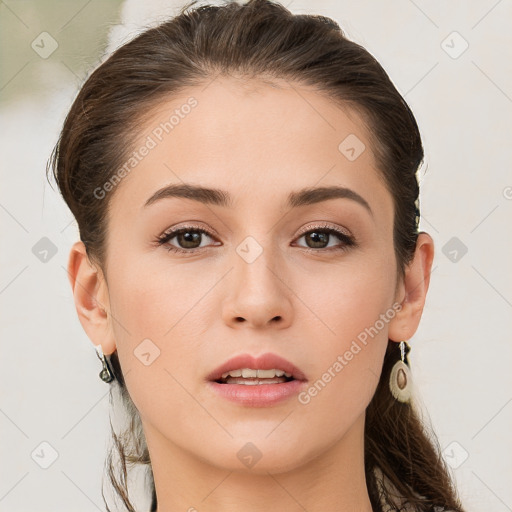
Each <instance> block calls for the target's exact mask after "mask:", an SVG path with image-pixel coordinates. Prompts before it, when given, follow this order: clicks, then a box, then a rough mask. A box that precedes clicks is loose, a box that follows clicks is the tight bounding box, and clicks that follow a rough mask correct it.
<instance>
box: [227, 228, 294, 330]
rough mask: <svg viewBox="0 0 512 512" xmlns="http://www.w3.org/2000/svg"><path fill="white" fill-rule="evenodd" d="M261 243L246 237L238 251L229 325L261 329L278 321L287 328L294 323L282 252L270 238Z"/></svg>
mask: <svg viewBox="0 0 512 512" xmlns="http://www.w3.org/2000/svg"><path fill="white" fill-rule="evenodd" d="M261 240H262V241H261V242H260V241H259V240H257V239H256V238H255V237H253V236H247V237H246V238H245V239H244V240H242V242H241V243H240V244H239V245H238V246H237V247H236V249H235V254H234V258H233V266H234V269H233V272H231V277H230V280H229V283H230V284H229V288H230V289H229V292H228V299H227V301H226V303H225V305H226V307H225V311H224V315H225V320H226V321H227V322H236V323H240V322H243V321H247V322H248V323H250V324H253V325H254V326H256V325H258V326H262V325H266V324H267V323H269V322H271V321H274V322H275V321H277V320H278V321H279V323H280V325H284V324H286V323H288V322H289V321H290V320H291V302H290V297H289V294H288V293H287V290H288V288H287V286H286V285H285V283H284V276H285V274H286V272H285V271H284V269H283V268H282V261H281V258H280V257H279V250H278V248H276V247H273V246H272V239H271V237H265V239H264V240H263V237H261Z"/></svg>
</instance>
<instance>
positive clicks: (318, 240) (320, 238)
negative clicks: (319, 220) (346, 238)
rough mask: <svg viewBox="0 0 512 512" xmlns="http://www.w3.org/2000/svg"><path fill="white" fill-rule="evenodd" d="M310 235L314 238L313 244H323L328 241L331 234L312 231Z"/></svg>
mask: <svg viewBox="0 0 512 512" xmlns="http://www.w3.org/2000/svg"><path fill="white" fill-rule="evenodd" d="M308 237H309V238H310V239H313V245H315V244H320V246H322V244H323V243H327V242H328V239H329V234H328V233H318V231H313V232H312V233H310V234H309V235H308ZM314 248H318V247H316V246H315V247H314Z"/></svg>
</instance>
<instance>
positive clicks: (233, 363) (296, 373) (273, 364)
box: [206, 352, 307, 382]
mask: <svg viewBox="0 0 512 512" xmlns="http://www.w3.org/2000/svg"><path fill="white" fill-rule="evenodd" d="M242 368H251V369H253V370H272V369H277V370H284V371H285V372H286V373H290V374H291V375H292V377H291V379H294V380H299V381H307V379H306V376H305V375H304V373H303V372H302V371H301V370H300V369H299V368H297V367H296V366H295V365H294V364H292V363H291V362H290V361H287V360H286V359H284V358H282V357H280V356H278V355H277V354H272V353H270V352H267V353H266V354H262V355H261V356H258V357H255V356H252V355H250V354H240V355H238V356H235V357H232V358H231V359H229V360H227V361H226V362H225V363H223V364H221V365H220V366H219V367H218V368H216V369H215V370H213V371H212V372H211V373H210V374H209V375H208V376H207V377H206V379H207V380H208V381H211V382H215V381H220V379H221V378H222V374H223V373H226V372H229V371H232V370H238V369H242Z"/></svg>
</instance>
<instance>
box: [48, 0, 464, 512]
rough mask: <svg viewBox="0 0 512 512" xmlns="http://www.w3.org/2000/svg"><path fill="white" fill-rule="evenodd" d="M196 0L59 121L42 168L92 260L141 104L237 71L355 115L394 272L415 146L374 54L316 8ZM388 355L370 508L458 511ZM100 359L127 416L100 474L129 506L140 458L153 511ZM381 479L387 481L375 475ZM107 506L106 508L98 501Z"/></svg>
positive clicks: (117, 56) (126, 55) (417, 154)
mask: <svg viewBox="0 0 512 512" xmlns="http://www.w3.org/2000/svg"><path fill="white" fill-rule="evenodd" d="M195 4H196V2H195V1H194V2H191V3H189V4H187V5H185V6H184V7H183V8H182V10H181V12H180V13H179V14H178V15H177V16H176V17H174V18H171V19H169V20H168V21H165V22H164V23H162V24H160V25H159V26H157V27H155V28H151V29H149V30H146V31H145V32H143V33H142V34H140V35H138V36H137V37H136V38H135V39H133V40H132V41H130V42H128V43H127V44H125V45H124V46H122V47H120V48H119V49H118V50H117V51H115V52H114V53H113V54H112V55H111V56H110V57H109V58H108V59H107V60H106V61H105V62H104V63H103V64H102V65H101V66H99V67H98V68H97V69H96V70H95V71H94V72H93V73H92V74H91V76H90V77H89V78H88V79H87V81H86V82H85V84H84V85H83V87H82V88H81V90H80V92H79V94H78V96H77V97H76V99H75V101H74V103H73V105H72V107H71V109H70V111H69V113H68V116H67V118H66V120H65V123H64V126H63V129H62V133H61V135H60V138H59V141H58V143H57V145H56V146H55V149H54V151H53V154H52V157H51V159H50V161H49V165H48V168H47V174H48V171H49V170H50V167H51V168H52V169H53V176H54V178H55V180H56V182H57V184H58V187H59V189H60V191H61V194H62V195H63V197H64V200H65V201H66V203H67V204H68V206H69V208H70V209H71V211H72V213H73V214H74V216H75V218H76V220H77V223H78V227H79V231H80V239H81V240H82V241H83V242H84V244H85V246H86V249H87V254H88V256H89V258H90V260H91V261H92V262H94V263H96V264H98V265H99V266H100V267H101V268H102V269H105V268H106V254H105V237H106V235H107V226H106V222H105V219H106V218H107V216H106V211H107V208H108V204H109V200H110V198H111V196H112V193H113V192H112V193H111V194H110V195H107V196H106V197H105V198H104V199H102V200H98V196H97V194H95V191H97V190H98V188H99V187H101V186H102V185H103V184H104V183H106V182H107V181H109V180H110V179H111V178H112V176H113V175H114V173H115V172H116V170H118V169H119V167H120V166H121V165H122V163H123V162H124V161H125V159H126V156H127V155H128V153H129V152H130V148H131V144H132V143H133V141H134V139H135V137H136V135H137V126H138V125H139V126H140V122H141V119H144V115H145V114H146V113H147V112H148V111H149V109H150V107H152V106H154V105H155V104H157V103H158V102H159V101H163V100H164V99H165V98H168V97H170V96H172V95H173V94H176V93H177V92H179V91H181V90H183V89H186V88H187V87H189V86H193V85H198V84H202V83H207V81H209V80H212V79H213V78H214V77H216V76H220V75H237V76H240V77H246V78H251V77H260V78H261V77H264V78H265V79H267V80H272V78H275V79H278V78H279V79H285V80H290V81H293V82H294V83H299V84H304V85H308V86H313V87H314V88H315V89H316V90H317V91H318V92H319V93H323V94H326V95H327V96H328V97H329V98H330V99H331V100H332V101H333V102H336V103H338V104H340V105H348V106H350V107H352V108H354V109H356V111H357V112H358V113H359V114H360V115H361V116H362V119H363V120H364V122H365V123H366V124H367V126H368V128H369V131H370V134H371V141H370V142H371V145H372V150H373V152H374V154H375V156H376V159H377V163H378V167H379V170H380V172H381V173H382V177H383V179H384V182H385V184H386V186H387V188H388V190H389V192H390V193H391V195H392V197H393V203H394V226H393V243H394V250H395V254H396V261H397V267H398V274H399V276H400V277H403V276H404V271H405V268H406V266H407V265H408V263H410V261H411V259H412V257H413V255H414V250H415V247H416V241H417V236H418V219H419V206H418V194H419V188H418V182H417V178H416V172H417V170H418V168H419V166H420V164H421V163H422V161H423V147H422V142H421V138H420V134H419V130H418V126H417V124H416V121H415V119H414V116H413V114H412V112H411V111H410V109H409V107H408V105H407V104H406V102H405V100H404V99H403V98H402V96H401V95H400V94H399V92H398V91H397V90H396V88H395V87H394V85H393V84H392V82H391V80H390V79H389V77H388V75H387V74H386V72H385V71H384V70H383V68H382V67H381V66H380V64H379V63H378V62H377V61H376V60H375V58H374V57H373V56H372V55H371V54H370V53H369V52H368V51H366V50H365V49H364V48H363V47H361V46H360V45H358V44H356V43H354V42H352V41H350V40H349V39H347V38H346V36H345V34H344V33H343V31H342V30H341V28H340V27H339V25H338V24H337V23H336V22H335V21H333V20H332V19H330V18H327V17H324V16H314V15H294V14H292V13H291V12H290V11H288V10H287V9H286V8H285V7H283V6H282V5H280V4H278V3H274V2H272V1H270V0H250V1H249V2H247V3H245V4H239V3H237V2H234V1H233V2H230V3H227V4H226V5H223V6H212V5H207V6H204V5H203V6H195ZM132 149H133V148H132ZM398 359H399V350H398V344H397V343H395V342H392V341H391V340H389V341H388V347H387V351H386V355H385V358H384V365H383V371H382V375H381V378H380V382H379V384H378V387H377V390H376V393H375V395H374V397H373V399H372V401H371V402H370V404H369V406H368V408H367V410H366V422H365V469H366V481H367V486H368V492H369V496H370V500H371V503H372V507H373V509H374V510H377V511H382V510H388V507H391V509H392V510H399V509H400V507H401V505H397V501H396V496H395V497H394V496H393V492H397V493H398V494H399V495H400V496H401V497H402V498H404V500H405V501H404V503H402V505H405V504H407V506H412V507H414V509H415V510H420V511H427V510H428V511H434V510H439V509H437V508H436V507H442V508H445V509H449V510H454V511H462V507H461V505H460V503H459V501H458V498H457V496H456V492H455V489H454V486H453V484H452V481H451V478H450V475H449V472H448V470H447V467H446V465H445V463H444V461H443V459H442V457H441V454H440V449H439V446H438V444H437V440H436V438H435V436H434V434H433V432H432V431H431V429H430V428H428V427H427V426H426V424H425V423H424V422H423V421H422V420H421V419H420V414H419V411H417V410H416V408H415V407H416V406H415V405H414V403H412V404H405V403H400V402H397V401H396V400H395V399H394V398H393V397H392V396H391V394H390V391H389V386H388V380H389V375H390V370H391V367H392V366H393V364H394V362H395V361H397V360H398ZM108 360H109V361H110V364H111V366H112V367H113V370H114V373H115V376H116V380H115V381H114V382H113V384H114V388H111V390H112V389H115V388H117V389H118V391H119V393H120V396H121V399H122V403H123V404H124V406H125V407H126V411H127V412H128V416H129V418H130V425H129V426H128V428H127V429H126V431H125V432H124V433H123V435H120V436H118V435H116V433H115V431H114V428H113V427H112V426H111V429H112V436H113V439H114V443H115V453H117V455H118V456H119V458H120V467H121V473H120V476H119V477H117V476H116V471H115V470H116V467H117V466H116V464H115V463H114V461H113V454H114V451H111V452H110V454H109V458H108V461H107V462H108V463H107V466H108V474H109V477H110V481H111V483H112V485H113V487H114V489H115V491H116V492H117V494H118V495H119V497H121V499H122V501H123V503H124V505H125V506H126V508H127V510H129V511H134V510H135V509H134V507H133V505H132V503H131V502H130V499H129V496H128V486H127V464H128V466H131V465H139V466H140V465H145V466H144V467H147V469H148V473H149V476H150V486H151V498H152V508H151V510H156V492H155V487H154V482H153V475H152V470H151V460H150V457H149V453H148V449H147V445H146V442H145V439H144V435H143V431H142V428H141V422H140V417H139V414H138V411H137V409H136V408H135V406H134V404H133V402H132V400H131V398H130V395H129V393H128V391H127V389H126V386H125V383H124V378H123V373H122V370H121V367H120V364H119V359H118V357H117V352H114V353H113V354H112V355H111V356H110V358H108ZM379 475H380V477H379ZM382 479H386V480H387V481H388V483H390V484H391V485H392V486H394V487H395V491H391V490H390V488H391V487H390V486H383V485H381V484H382ZM105 505H106V506H107V510H110V509H109V508H108V505H107V503H106V501H105ZM442 508H441V509H442Z"/></svg>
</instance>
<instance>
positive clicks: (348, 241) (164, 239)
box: [156, 224, 357, 254]
mask: <svg viewBox="0 0 512 512" xmlns="http://www.w3.org/2000/svg"><path fill="white" fill-rule="evenodd" d="M189 231H193V232H199V233H204V234H206V235H208V236H209V237H210V238H215V237H214V235H213V234H212V233H210V232H209V231H208V230H206V229H204V228H201V227H199V226H194V225H189V226H184V227H181V228H177V229H173V230H170V231H166V232H165V233H163V234H162V235H161V236H159V237H157V239H156V243H157V245H158V246H163V245H165V244H167V243H168V242H169V241H170V240H172V239H173V238H174V237H176V236H177V235H179V234H181V233H186V232H189ZM313 232H323V233H328V234H330V235H335V236H336V237H337V238H338V239H339V240H341V241H342V242H343V246H341V247H329V248H324V249H313V248H311V247H302V246H300V247H301V248H302V249H304V250H305V251H306V252H310V253H317V252H319V251H320V252H331V251H346V250H348V248H349V247H352V246H356V245H357V244H356V241H355V240H354V238H353V237H351V236H349V235H347V234H346V233H344V232H342V231H340V230H338V229H336V228H333V227H332V226H330V225H327V224H324V225H318V226H314V227H310V228H309V229H308V230H307V231H303V232H302V233H301V234H300V235H299V236H298V238H302V237H303V236H304V235H307V234H309V233H313ZM165 249H166V250H167V251H168V252H173V253H181V254H191V253H195V252H197V251H200V250H202V249H206V247H199V248H197V247H196V248H195V249H181V248H179V247H175V246H173V245H168V246H167V247H165Z"/></svg>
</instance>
